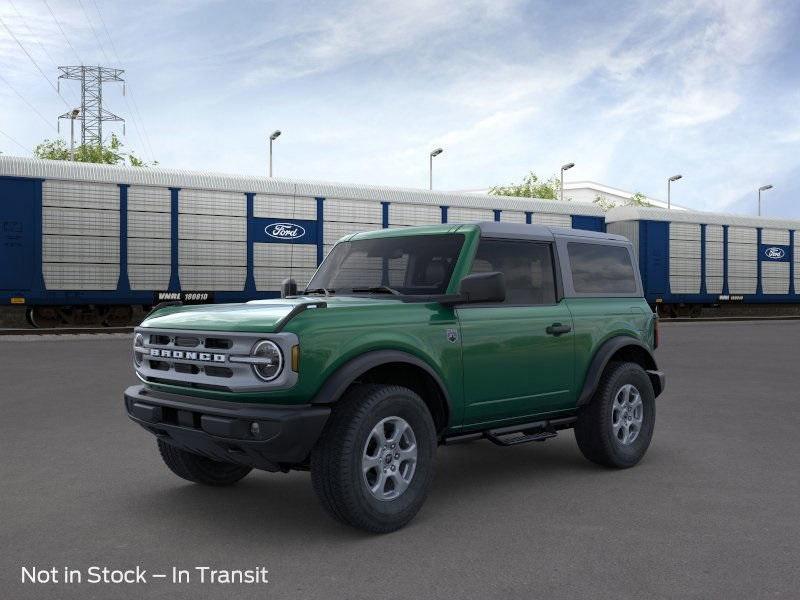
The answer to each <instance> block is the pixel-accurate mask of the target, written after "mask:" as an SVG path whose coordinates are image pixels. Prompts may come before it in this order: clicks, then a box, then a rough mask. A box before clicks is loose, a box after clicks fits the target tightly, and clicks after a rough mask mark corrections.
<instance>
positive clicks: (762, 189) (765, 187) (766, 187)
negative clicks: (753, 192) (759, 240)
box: [758, 184, 772, 217]
mask: <svg viewBox="0 0 800 600" xmlns="http://www.w3.org/2000/svg"><path fill="white" fill-rule="evenodd" d="M771 189H772V184H767V185H762V186H761V187H760V188H758V216H759V217H760V216H761V192H766V191H767V190H771Z"/></svg>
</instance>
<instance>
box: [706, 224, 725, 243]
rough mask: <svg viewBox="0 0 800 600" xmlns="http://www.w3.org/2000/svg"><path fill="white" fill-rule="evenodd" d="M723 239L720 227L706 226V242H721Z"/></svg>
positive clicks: (722, 231)
mask: <svg viewBox="0 0 800 600" xmlns="http://www.w3.org/2000/svg"><path fill="white" fill-rule="evenodd" d="M724 237H725V230H724V229H723V227H722V225H706V241H715V242H721V241H723V238H724Z"/></svg>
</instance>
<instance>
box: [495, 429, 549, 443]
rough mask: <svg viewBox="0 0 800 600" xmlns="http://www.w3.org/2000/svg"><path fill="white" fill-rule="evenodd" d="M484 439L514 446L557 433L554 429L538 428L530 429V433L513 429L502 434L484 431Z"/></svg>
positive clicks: (540, 439) (541, 439) (536, 440)
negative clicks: (511, 431)
mask: <svg viewBox="0 0 800 600" xmlns="http://www.w3.org/2000/svg"><path fill="white" fill-rule="evenodd" d="M485 435H486V439H488V440H489V441H490V442H492V443H493V444H497V445H498V446H516V445H517V444H525V443H526V442H543V441H545V440H548V439H550V438H553V437H556V436H557V435H558V433H557V432H555V431H549V430H546V429H540V430H538V431H535V430H532V431H531V432H530V433H527V432H524V431H515V432H513V433H504V434H502V435H495V434H494V433H492V432H491V431H487V432H486V434H485Z"/></svg>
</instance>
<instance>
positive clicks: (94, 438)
mask: <svg viewBox="0 0 800 600" xmlns="http://www.w3.org/2000/svg"><path fill="white" fill-rule="evenodd" d="M130 343H131V342H130V336H127V335H121V336H110V337H105V336H81V337H79V338H78V337H66V336H65V337H47V338H17V337H14V338H8V339H0V365H1V366H0V375H2V392H0V448H1V449H2V454H1V456H2V458H1V459H0V549H2V550H0V555H1V558H0V597H2V598H8V599H18V598H19V599H25V598H36V599H38V600H48V599H50V598H52V599H59V600H64V599H71V598H80V599H81V600H87V599H91V598H102V599H107V598H170V599H172V598H175V599H180V598H192V599H203V598H268V599H269V598H291V599H304V598H320V599H323V598H324V599H326V600H330V599H335V598H348V599H350V598H370V599H371V600H374V599H376V598H380V599H381V600H384V599H386V600H389V599H394V598H398V599H399V598H403V599H422V600H424V599H429V598H446V599H447V600H453V599H463V598H481V599H491V598H591V599H593V600H599V599H605V598H613V599H615V600H620V599H625V598H647V599H653V598H682V599H683V598H698V599H699V598H702V599H716V598H720V599H733V598H746V599H748V600H752V599H756V598H797V597H800V541H798V540H800V500H799V499H800V435H798V430H800V389H799V386H800V369H799V368H798V349H799V348H800V322H797V321H786V322H757V323H746V322H733V323H700V324H695V323H671V324H666V325H664V326H663V327H662V348H660V349H659V350H658V351H657V358H658V360H659V363H660V367H661V368H662V369H663V370H664V371H666V373H667V376H668V381H667V391H666V392H665V393H664V394H663V395H662V396H661V397H660V398H659V399H658V401H657V406H658V415H657V419H656V431H655V435H654V438H653V443H652V446H651V447H650V450H649V452H648V454H647V456H646V457H645V459H644V460H643V462H642V463H640V465H638V466H637V467H635V468H633V469H629V470H625V471H612V470H607V469H603V468H599V467H597V466H594V465H592V464H590V463H589V462H587V461H586V460H585V459H584V458H583V457H582V456H581V454H580V453H579V451H578V449H577V446H576V445H575V440H574V437H573V435H572V432H570V431H566V432H562V434H561V435H559V436H558V437H557V438H555V439H553V440H550V441H548V442H545V443H536V444H526V445H523V446H518V447H514V448H499V447H496V446H493V445H492V444H490V443H489V442H486V441H481V442H475V443H471V444H464V445H459V446H452V447H445V448H440V449H439V453H438V457H437V475H436V480H435V484H434V488H433V490H432V492H431V494H430V496H429V499H428V501H427V503H426V504H425V506H424V507H423V509H422V511H421V512H420V513H419V515H418V516H417V518H416V519H415V520H414V521H413V522H412V523H411V524H410V525H409V526H408V527H407V528H405V529H403V530H401V531H399V532H396V533H394V534H391V535H388V536H374V535H369V534H366V533H362V532H358V531H355V530H352V529H349V528H347V527H345V526H342V525H339V524H337V523H336V522H334V521H332V520H331V519H330V518H329V517H328V516H327V515H326V514H325V513H324V512H323V510H322V508H321V507H320V506H319V505H318V503H317V500H316V498H315V496H314V494H313V491H312V489H311V484H310V480H309V476H308V473H297V472H295V473H290V474H269V473H257V472H254V473H252V474H251V475H250V476H248V477H247V478H246V479H245V480H243V481H242V482H241V483H240V484H239V485H237V486H234V487H232V488H227V489H211V488H205V487H201V486H197V485H192V484H189V483H187V482H184V481H183V480H180V479H178V478H176V477H175V476H173V475H172V474H171V473H170V472H169V471H167V469H166V467H165V466H164V465H163V464H162V463H161V460H160V458H159V456H158V452H157V450H156V447H155V442H154V440H153V438H152V436H151V435H150V434H148V433H146V432H145V431H144V430H142V429H140V428H139V427H138V426H135V425H134V424H133V423H131V422H130V421H129V420H128V419H127V417H126V416H125V413H124V410H123V406H122V390H123V389H124V388H125V387H126V386H127V385H130V384H133V383H135V382H136V379H135V377H134V376H133V373H132V370H131V365H130ZM92 566H98V567H103V566H106V567H108V568H113V569H134V568H135V567H136V566H139V567H140V568H143V569H145V570H147V571H148V576H149V574H152V573H158V574H167V575H168V577H167V578H166V579H158V580H153V579H150V580H149V583H147V584H142V583H139V584H135V583H130V584H113V583H107V584H103V583H97V584H93V583H88V582H87V579H88V572H89V568H90V567H92ZM197 566H208V567H212V568H216V569H257V568H259V567H265V568H266V569H267V570H268V571H269V573H268V580H269V583H266V584H264V583H258V584H256V583H253V584H246V583H241V584H222V583H200V582H199V580H198V575H197V574H198V573H199V572H198V571H196V570H195V567H197ZM34 567H36V568H39V569H49V568H51V567H56V569H57V573H56V576H59V577H61V576H63V568H64V567H68V568H70V569H75V570H77V571H78V572H80V573H81V574H82V583H71V584H68V583H30V582H28V583H22V582H21V577H22V569H23V568H26V569H28V570H29V572H30V570H31V569H33V568H34ZM172 567H176V568H178V569H186V570H187V571H190V574H191V576H192V579H191V582H190V583H188V584H186V583H182V584H177V583H172V582H171V581H170V579H169V576H170V575H171V572H172V571H171V569H172ZM38 576H39V577H45V575H42V573H39V575H38Z"/></svg>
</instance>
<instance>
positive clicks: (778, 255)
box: [764, 246, 786, 260]
mask: <svg viewBox="0 0 800 600" xmlns="http://www.w3.org/2000/svg"><path fill="white" fill-rule="evenodd" d="M764 256H766V257H767V258H769V259H771V260H780V259H782V258H783V257H784V256H786V250H784V249H783V248H778V247H777V246H770V247H769V248H765V249H764Z"/></svg>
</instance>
